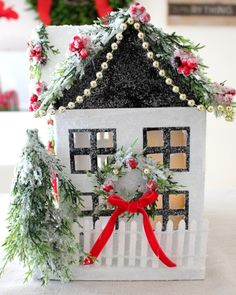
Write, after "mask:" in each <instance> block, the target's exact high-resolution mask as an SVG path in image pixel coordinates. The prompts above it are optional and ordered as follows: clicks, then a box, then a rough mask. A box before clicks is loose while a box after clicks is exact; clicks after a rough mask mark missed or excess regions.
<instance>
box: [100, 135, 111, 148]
mask: <svg viewBox="0 0 236 295" xmlns="http://www.w3.org/2000/svg"><path fill="white" fill-rule="evenodd" d="M113 146H114V144H113V133H112V132H98V133H97V147H98V148H112V147H113Z"/></svg>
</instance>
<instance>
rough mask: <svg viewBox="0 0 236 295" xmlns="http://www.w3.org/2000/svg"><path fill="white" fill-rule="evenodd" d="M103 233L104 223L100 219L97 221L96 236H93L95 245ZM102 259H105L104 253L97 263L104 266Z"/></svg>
mask: <svg viewBox="0 0 236 295" xmlns="http://www.w3.org/2000/svg"><path fill="white" fill-rule="evenodd" d="M101 232H102V222H101V220H100V219H98V220H97V221H96V223H95V229H94V236H93V239H94V241H93V243H95V242H96V240H97V238H98V237H99V235H100V234H101ZM102 257H103V252H102V253H101V254H100V255H99V257H98V260H97V262H96V263H97V264H98V265H102V260H103V259H102Z"/></svg>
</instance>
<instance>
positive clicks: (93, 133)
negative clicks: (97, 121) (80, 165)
mask: <svg viewBox="0 0 236 295" xmlns="http://www.w3.org/2000/svg"><path fill="white" fill-rule="evenodd" d="M76 132H78V133H82V132H89V133H90V147H81V148H80V147H79V148H78V147H75V142H74V133H76ZM99 132H111V133H112V135H113V147H109V148H106V147H104V148H98V147H97V134H98V133H99ZM69 148H70V168H71V174H87V173H88V172H91V173H95V172H96V171H97V168H98V165H97V156H99V155H104V156H106V155H112V154H115V153H116V150H117V139H116V129H115V128H100V129H98V128H86V129H79V128H78V129H69ZM87 155H88V156H90V159H91V169H90V170H76V169H75V156H87Z"/></svg>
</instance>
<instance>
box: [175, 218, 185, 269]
mask: <svg viewBox="0 0 236 295" xmlns="http://www.w3.org/2000/svg"><path fill="white" fill-rule="evenodd" d="M177 236H178V239H177V247H176V248H177V258H176V263H177V266H178V267H179V266H182V263H183V250H184V237H185V221H184V220H181V221H180V223H179V226H178V230H177Z"/></svg>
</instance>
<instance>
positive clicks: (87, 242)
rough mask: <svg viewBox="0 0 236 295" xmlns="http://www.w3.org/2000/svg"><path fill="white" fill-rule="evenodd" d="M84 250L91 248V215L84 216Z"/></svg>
mask: <svg viewBox="0 0 236 295" xmlns="http://www.w3.org/2000/svg"><path fill="white" fill-rule="evenodd" d="M83 226H84V251H85V252H89V251H90V248H91V246H92V245H91V233H92V217H84V225H83Z"/></svg>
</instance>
